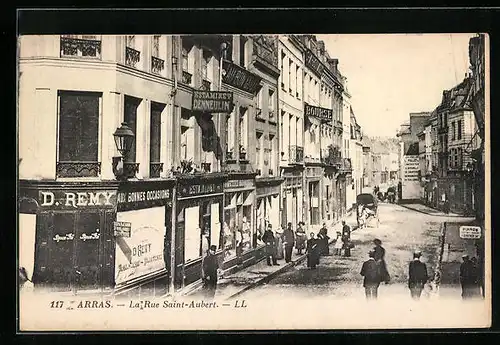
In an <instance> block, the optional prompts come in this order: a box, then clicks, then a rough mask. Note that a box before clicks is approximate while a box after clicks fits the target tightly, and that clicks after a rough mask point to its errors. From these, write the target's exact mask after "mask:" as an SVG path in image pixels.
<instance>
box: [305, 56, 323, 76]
mask: <svg viewBox="0 0 500 345" xmlns="http://www.w3.org/2000/svg"><path fill="white" fill-rule="evenodd" d="M306 67H307V68H309V69H310V70H312V71H313V72H314V73H315V74H316V75H317V76H318V77H321V76H322V75H323V71H324V69H325V66H323V64H322V63H321V61H320V60H319V59H318V58H317V57H316V55H314V53H313V52H312V51H311V50H309V49H308V50H307V52H306Z"/></svg>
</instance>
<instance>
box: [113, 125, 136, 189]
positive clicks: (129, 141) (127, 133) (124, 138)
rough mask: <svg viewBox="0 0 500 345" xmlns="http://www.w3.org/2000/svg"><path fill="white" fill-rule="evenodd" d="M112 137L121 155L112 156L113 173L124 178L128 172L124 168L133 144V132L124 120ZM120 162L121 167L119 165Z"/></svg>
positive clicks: (118, 177) (121, 178)
mask: <svg viewBox="0 0 500 345" xmlns="http://www.w3.org/2000/svg"><path fill="white" fill-rule="evenodd" d="M113 137H114V138H115V145H116V148H117V149H118V152H120V155H121V156H120V157H113V173H114V174H115V176H116V178H117V179H119V180H126V179H127V176H128V172H127V169H126V168H125V161H126V160H127V156H128V154H129V153H130V149H131V148H132V145H133V144H134V141H135V134H134V132H133V131H132V129H130V127H129V126H128V124H127V123H126V122H122V125H121V126H120V127H118V128H117V129H116V131H115V132H114V133H113ZM120 163H121V168H120V167H119V164H120Z"/></svg>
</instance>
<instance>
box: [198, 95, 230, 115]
mask: <svg viewBox="0 0 500 345" xmlns="http://www.w3.org/2000/svg"><path fill="white" fill-rule="evenodd" d="M192 110H194V111H203V112H208V113H231V111H232V110H233V93H232V92H226V91H198V90H195V91H194V92H193V105H192Z"/></svg>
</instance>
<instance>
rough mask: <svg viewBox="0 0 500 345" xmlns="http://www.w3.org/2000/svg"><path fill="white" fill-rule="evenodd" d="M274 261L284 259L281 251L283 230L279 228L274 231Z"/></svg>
mask: <svg viewBox="0 0 500 345" xmlns="http://www.w3.org/2000/svg"><path fill="white" fill-rule="evenodd" d="M275 238H276V259H277V260H282V259H283V258H284V257H285V254H284V251H283V250H284V249H283V229H282V228H281V227H279V228H278V229H276V235H275Z"/></svg>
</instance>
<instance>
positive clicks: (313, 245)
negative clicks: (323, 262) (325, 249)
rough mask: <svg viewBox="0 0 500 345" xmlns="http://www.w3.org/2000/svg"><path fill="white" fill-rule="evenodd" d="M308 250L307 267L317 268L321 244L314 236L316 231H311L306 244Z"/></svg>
mask: <svg viewBox="0 0 500 345" xmlns="http://www.w3.org/2000/svg"><path fill="white" fill-rule="evenodd" d="M306 252H307V267H309V268H316V265H318V264H319V245H318V240H317V239H316V238H314V232H311V234H310V237H309V239H308V240H307V246H306Z"/></svg>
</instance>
